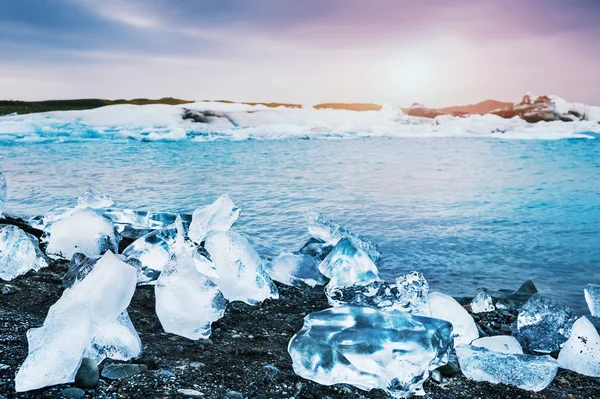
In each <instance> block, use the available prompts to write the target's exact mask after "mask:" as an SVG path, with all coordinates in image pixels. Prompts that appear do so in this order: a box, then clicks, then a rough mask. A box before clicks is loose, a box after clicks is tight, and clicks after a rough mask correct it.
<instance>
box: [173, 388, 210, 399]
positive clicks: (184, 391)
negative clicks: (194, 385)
mask: <svg viewBox="0 0 600 399" xmlns="http://www.w3.org/2000/svg"><path fill="white" fill-rule="evenodd" d="M177 392H178V393H180V394H182V395H185V396H194V397H198V396H204V394H203V393H202V392H200V391H196V390H195V389H183V388H181V389H178V390H177Z"/></svg>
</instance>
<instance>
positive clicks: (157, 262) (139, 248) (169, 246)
mask: <svg viewBox="0 0 600 399" xmlns="http://www.w3.org/2000/svg"><path fill="white" fill-rule="evenodd" d="M176 238H177V228H176V227H175V226H174V225H173V226H170V227H168V228H165V229H160V230H154V231H152V232H150V233H148V234H146V235H145V236H143V237H140V238H138V239H137V240H135V241H134V242H132V243H131V244H130V245H129V246H128V247H127V248H125V249H124V250H123V256H124V257H125V258H126V259H137V260H139V261H140V262H141V268H140V270H139V271H138V284H139V285H145V284H154V283H155V282H156V279H158V276H159V275H160V272H162V271H163V269H164V268H165V266H166V265H167V263H169V260H170V259H171V256H172V255H173V246H174V245H175V240H176Z"/></svg>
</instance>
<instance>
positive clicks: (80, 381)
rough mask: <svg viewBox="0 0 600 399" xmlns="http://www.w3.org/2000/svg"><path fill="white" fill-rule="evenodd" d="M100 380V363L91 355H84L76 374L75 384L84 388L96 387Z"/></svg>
mask: <svg viewBox="0 0 600 399" xmlns="http://www.w3.org/2000/svg"><path fill="white" fill-rule="evenodd" d="M99 380H100V376H99V374H98V365H97V364H96V362H95V361H94V360H92V359H90V358H89V357H84V358H83V360H82V361H81V365H80V366H79V370H77V374H75V385H76V386H77V387H79V388H83V389H94V388H96V387H97V386H98V381H99Z"/></svg>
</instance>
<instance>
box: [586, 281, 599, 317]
mask: <svg viewBox="0 0 600 399" xmlns="http://www.w3.org/2000/svg"><path fill="white" fill-rule="evenodd" d="M583 293H584V296H585V301H586V302H587V305H588V308H589V309H590V313H591V314H592V317H600V285H596V284H588V285H586V286H585V289H584V290H583Z"/></svg>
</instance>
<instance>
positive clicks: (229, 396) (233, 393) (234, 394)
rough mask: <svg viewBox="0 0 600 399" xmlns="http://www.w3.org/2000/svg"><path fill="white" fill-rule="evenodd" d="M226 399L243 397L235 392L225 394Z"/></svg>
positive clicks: (242, 398)
mask: <svg viewBox="0 0 600 399" xmlns="http://www.w3.org/2000/svg"><path fill="white" fill-rule="evenodd" d="M225 396H226V397H227V398H228V399H244V395H242V394H241V393H239V392H236V391H229V392H227V393H226V394H225Z"/></svg>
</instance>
